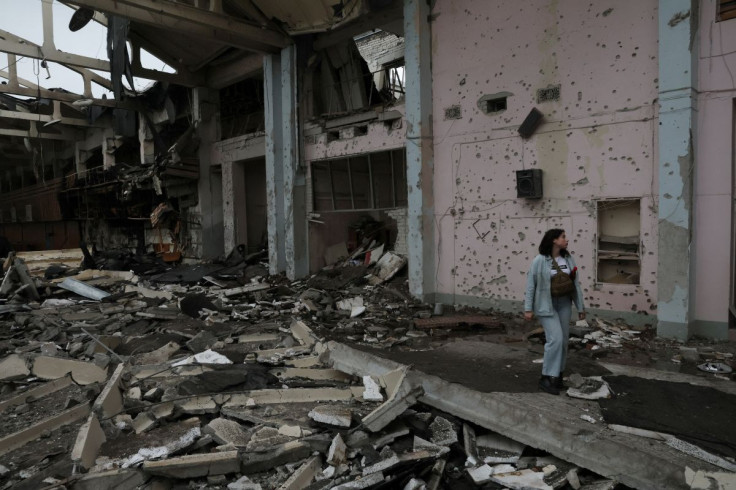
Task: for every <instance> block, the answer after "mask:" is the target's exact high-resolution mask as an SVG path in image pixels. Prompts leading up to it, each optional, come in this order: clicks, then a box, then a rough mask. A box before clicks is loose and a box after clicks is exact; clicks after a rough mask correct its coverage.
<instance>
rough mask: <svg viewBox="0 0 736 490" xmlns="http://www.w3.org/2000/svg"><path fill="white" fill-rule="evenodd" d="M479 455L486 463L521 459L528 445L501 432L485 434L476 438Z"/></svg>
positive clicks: (513, 462) (514, 461) (512, 461)
mask: <svg viewBox="0 0 736 490" xmlns="http://www.w3.org/2000/svg"><path fill="white" fill-rule="evenodd" d="M476 447H477V448H478V456H479V457H480V460H481V461H483V462H485V463H492V464H499V463H512V464H515V463H516V462H517V461H519V458H520V457H521V454H522V453H523V452H524V449H525V448H526V445H524V444H522V443H520V442H517V441H514V440H513V439H509V438H508V437H504V436H502V435H501V434H483V435H481V436H478V437H477V438H476Z"/></svg>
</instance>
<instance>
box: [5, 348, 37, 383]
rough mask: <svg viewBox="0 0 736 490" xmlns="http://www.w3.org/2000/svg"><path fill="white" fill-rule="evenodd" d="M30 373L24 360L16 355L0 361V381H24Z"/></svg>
mask: <svg viewBox="0 0 736 490" xmlns="http://www.w3.org/2000/svg"><path fill="white" fill-rule="evenodd" d="M29 374H31V371H30V370H29V369H28V366H27V365H26V360H25V359H24V358H22V357H20V356H19V355H18V354H11V355H9V356H8V357H6V358H5V359H3V360H2V361H0V381H16V380H19V379H25V378H26V377H28V375H29Z"/></svg>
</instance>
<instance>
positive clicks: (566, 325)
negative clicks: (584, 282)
mask: <svg viewBox="0 0 736 490" xmlns="http://www.w3.org/2000/svg"><path fill="white" fill-rule="evenodd" d="M567 244H568V240H567V237H566V236H565V231H564V230H561V229H559V228H554V229H551V230H548V231H547V232H546V233H545V234H544V237H543V238H542V243H540V244H539V255H537V256H536V257H534V260H532V265H531V267H530V268H529V273H528V274H527V280H526V294H525V296H524V319H525V320H531V319H532V318H534V315H536V316H537V318H539V321H540V322H541V323H542V327H543V328H544V336H545V338H546V342H545V344H544V364H542V378H541V379H540V380H539V388H540V389H542V390H544V391H546V392H547V393H550V394H552V395H559V394H560V389H562V388H564V385H563V384H562V375H563V373H564V371H565V362H566V360H567V343H568V337H569V332H570V316H571V315H572V308H571V303H575V308H577V310H578V318H579V319H580V320H585V307H584V306H583V291H582V289H581V288H580V282H579V281H578V277H577V267H576V266H575V260H574V259H573V257H572V255H570V253H569V252H568V251H567Z"/></svg>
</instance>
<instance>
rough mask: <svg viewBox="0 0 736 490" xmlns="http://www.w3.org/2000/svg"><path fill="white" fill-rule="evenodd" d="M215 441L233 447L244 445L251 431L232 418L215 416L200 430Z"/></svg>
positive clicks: (246, 443)
mask: <svg viewBox="0 0 736 490" xmlns="http://www.w3.org/2000/svg"><path fill="white" fill-rule="evenodd" d="M202 431H203V432H204V433H205V434H209V435H211V436H212V438H213V439H214V440H215V441H217V443H218V444H232V445H233V446H235V447H245V446H247V445H248V442H249V441H250V438H251V433H250V432H249V431H247V430H246V429H245V428H244V427H243V426H242V425H240V424H239V423H237V422H235V421H234V420H228V419H224V418H221V417H220V418H216V419H214V420H212V421H211V422H210V423H209V424H207V425H206V426H205V427H204V429H203V430H202Z"/></svg>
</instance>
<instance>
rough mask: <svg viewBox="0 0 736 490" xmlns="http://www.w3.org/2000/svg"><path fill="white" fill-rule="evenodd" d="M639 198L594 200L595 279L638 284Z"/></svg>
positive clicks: (639, 270)
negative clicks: (596, 231)
mask: <svg viewBox="0 0 736 490" xmlns="http://www.w3.org/2000/svg"><path fill="white" fill-rule="evenodd" d="M640 243H641V201H640V200H639V199H612V200H605V201H598V250H597V257H598V271H597V272H598V282H599V283H609V284H639V277H640V275H641V254H640V251H641V247H640Z"/></svg>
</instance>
